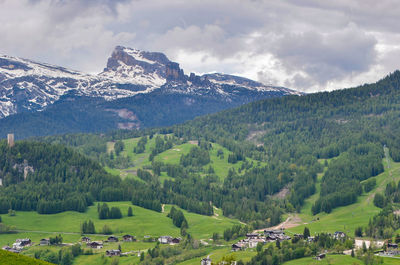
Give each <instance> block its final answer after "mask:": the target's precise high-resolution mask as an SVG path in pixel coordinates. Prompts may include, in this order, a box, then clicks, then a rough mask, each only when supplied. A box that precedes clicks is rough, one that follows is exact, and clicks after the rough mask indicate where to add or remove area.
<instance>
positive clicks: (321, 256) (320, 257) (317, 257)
mask: <svg viewBox="0 0 400 265" xmlns="http://www.w3.org/2000/svg"><path fill="white" fill-rule="evenodd" d="M325 257H326V255H325V254H324V253H322V254H319V255H317V256H315V257H314V258H313V259H316V260H322V259H324V258H325Z"/></svg>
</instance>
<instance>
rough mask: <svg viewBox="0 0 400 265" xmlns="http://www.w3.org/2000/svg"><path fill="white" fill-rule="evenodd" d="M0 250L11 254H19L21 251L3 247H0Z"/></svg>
mask: <svg viewBox="0 0 400 265" xmlns="http://www.w3.org/2000/svg"><path fill="white" fill-rule="evenodd" d="M2 249H3V250H5V251H10V252H13V253H20V252H21V250H18V249H14V248H10V247H9V246H4V247H2Z"/></svg>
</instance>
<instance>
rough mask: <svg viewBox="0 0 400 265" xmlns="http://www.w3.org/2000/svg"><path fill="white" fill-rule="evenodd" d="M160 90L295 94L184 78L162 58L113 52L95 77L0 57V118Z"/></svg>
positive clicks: (218, 78)
mask: <svg viewBox="0 0 400 265" xmlns="http://www.w3.org/2000/svg"><path fill="white" fill-rule="evenodd" d="M156 89H163V92H164V93H182V94H196V95H213V96H215V95H217V96H221V97H224V98H225V99H226V100H227V101H231V100H232V98H231V97H233V96H235V95H236V94H238V93H246V92H250V93H254V92H257V93H261V95H260V96H265V94H268V93H270V92H278V93H281V94H282V95H286V94H296V92H295V91H292V90H289V89H286V88H282V87H273V86H266V85H263V84H261V83H259V82H255V81H252V80H249V79H246V78H241V77H237V76H231V75H225V74H206V75H203V76H197V75H195V74H193V73H192V74H190V75H189V76H187V75H185V74H184V73H183V70H182V69H180V68H179V65H178V64H177V63H174V62H171V61H170V60H169V59H168V58H167V57H166V56H165V55H164V54H163V53H158V52H146V51H139V50H136V49H131V48H125V47H121V46H117V47H116V48H115V49H114V51H113V53H112V55H111V57H110V58H109V59H108V62H107V67H106V68H105V69H104V71H103V72H102V73H100V74H98V75H90V74H85V73H82V72H79V71H74V70H70V69H66V68H63V67H59V66H54V65H50V64H46V63H38V62H34V61H31V60H27V59H21V58H16V57H11V56H6V55H0V118H3V117H6V116H9V115H12V114H15V113H19V112H23V111H41V110H43V109H45V108H46V107H47V106H48V105H50V104H53V103H54V102H56V101H57V100H59V98H60V97H61V96H63V95H64V94H66V93H67V92H70V91H74V92H75V93H76V94H77V95H82V96H89V97H101V98H104V99H106V100H115V99H118V98H123V97H131V96H135V95H137V94H143V93H150V92H152V91H154V90H156Z"/></svg>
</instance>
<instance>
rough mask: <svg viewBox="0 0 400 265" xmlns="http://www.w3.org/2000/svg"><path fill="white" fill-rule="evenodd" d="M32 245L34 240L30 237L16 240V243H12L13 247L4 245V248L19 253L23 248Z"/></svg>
mask: <svg viewBox="0 0 400 265" xmlns="http://www.w3.org/2000/svg"><path fill="white" fill-rule="evenodd" d="M30 246H32V241H31V240H30V239H29V238H22V239H17V240H15V243H14V244H13V245H12V247H9V246H4V247H2V249H3V250H7V251H10V252H14V253H19V252H21V250H22V249H23V248H25V247H30Z"/></svg>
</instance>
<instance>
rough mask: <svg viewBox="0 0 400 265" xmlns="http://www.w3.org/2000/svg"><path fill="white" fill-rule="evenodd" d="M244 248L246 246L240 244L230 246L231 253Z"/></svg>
mask: <svg viewBox="0 0 400 265" xmlns="http://www.w3.org/2000/svg"><path fill="white" fill-rule="evenodd" d="M245 248H246V245H245V244H244V243H242V242H238V243H236V244H233V245H232V251H239V250H243V249H245Z"/></svg>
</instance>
